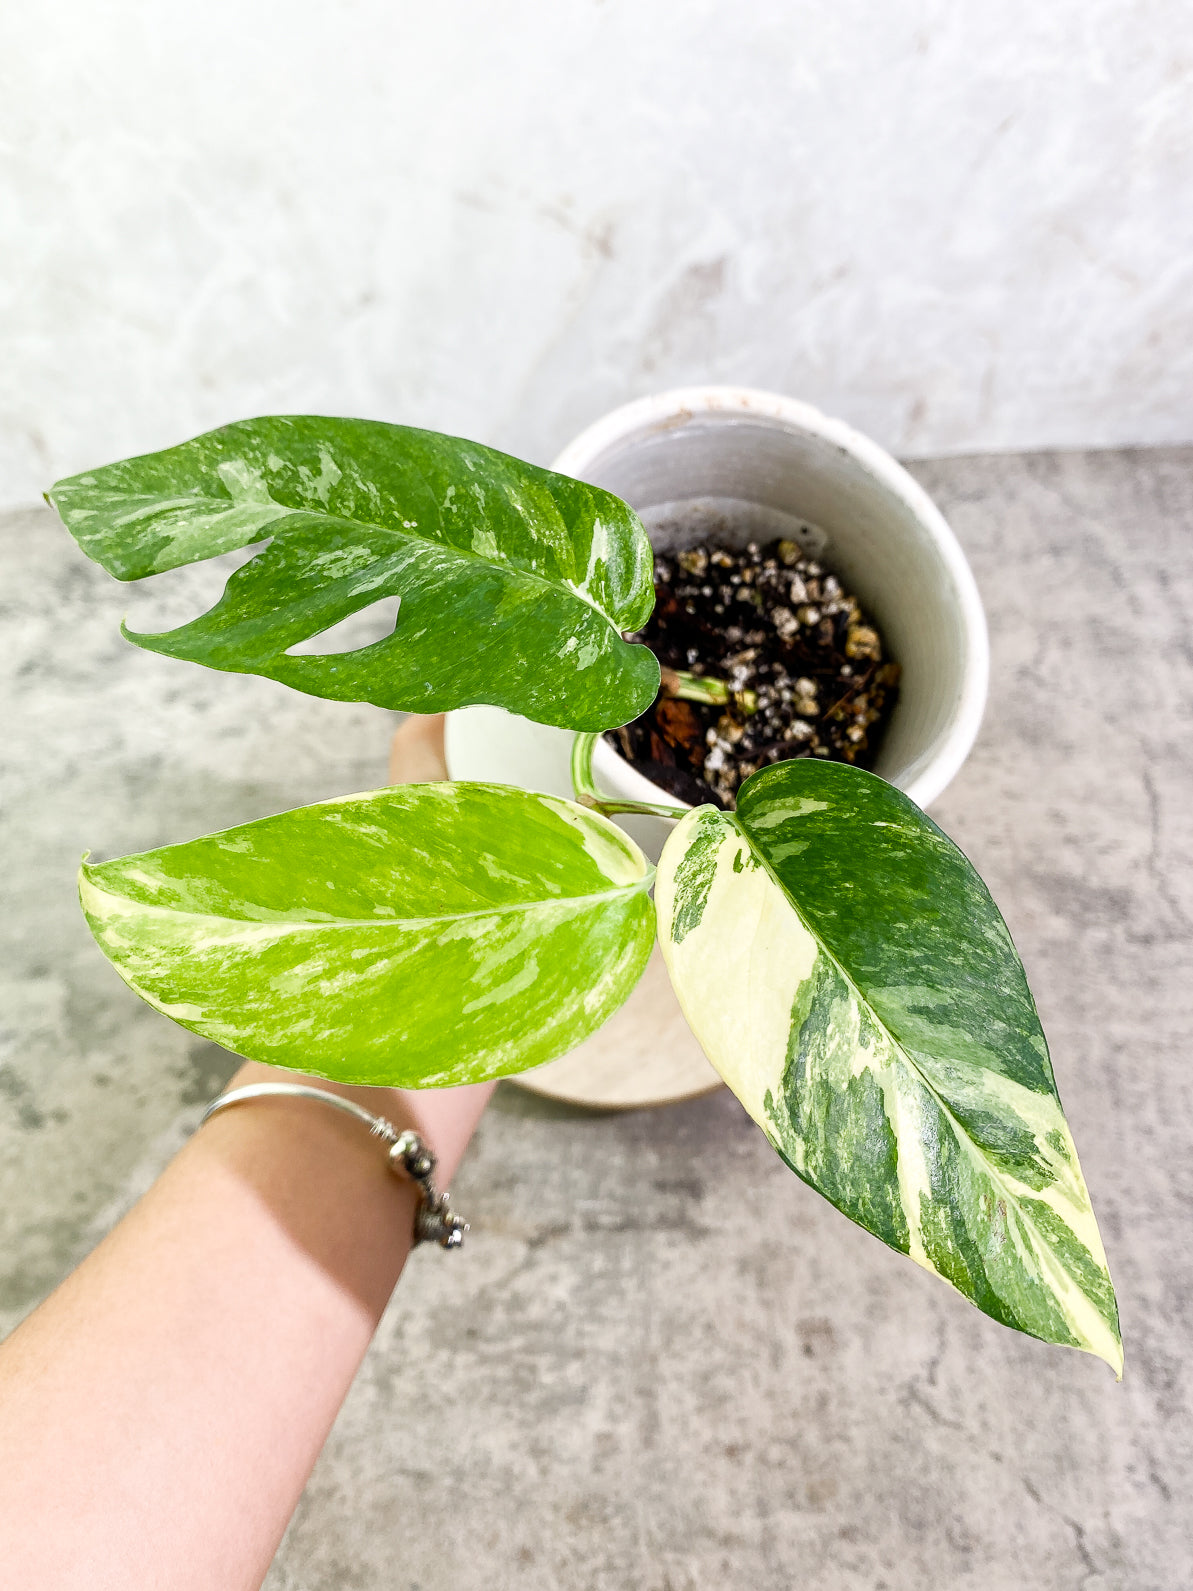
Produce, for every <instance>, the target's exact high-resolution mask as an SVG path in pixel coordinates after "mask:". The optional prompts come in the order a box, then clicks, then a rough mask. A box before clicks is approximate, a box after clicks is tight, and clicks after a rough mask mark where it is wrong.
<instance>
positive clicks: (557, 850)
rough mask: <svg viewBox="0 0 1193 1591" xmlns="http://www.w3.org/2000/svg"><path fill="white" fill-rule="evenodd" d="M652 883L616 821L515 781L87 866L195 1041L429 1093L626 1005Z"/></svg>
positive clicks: (355, 807)
mask: <svg viewBox="0 0 1193 1591" xmlns="http://www.w3.org/2000/svg"><path fill="white" fill-rule="evenodd" d="M651 877H652V874H651V870H650V868H649V866H648V864H647V862H646V859H645V858H644V857H643V855H642V853H641V852H640V851H639V850H638V848H637V846H635V845H634V843H633V842H632V841H631V840H630V839H628V838H627V836H626V835H625V834H623V833H622V831H621V830H620V829H618V828H617V827H616V826H615V825H614V824H612V823H610V822H609V820H608V819H607V818H603V817H600V816H599V815H597V814H596V813H593V812H589V811H586V810H585V809H584V808H583V807H579V806H575V805H573V804H572V803H571V802H569V801H560V800H557V799H555V798H554V797H552V796H543V795H530V794H527V793H526V792H525V791H522V790H513V789H509V788H507V787H505V786H503V785H485V784H429V785H403V786H400V787H398V788H396V789H391V790H378V791H375V792H373V793H371V794H367V795H356V796H345V797H343V798H342V799H340V800H337V801H325V802H322V803H320V804H319V805H318V806H313V807H303V808H301V809H300V810H299V811H296V812H283V813H282V814H280V815H279V816H278V817H272V818H264V819H262V820H261V821H260V822H257V823H246V824H244V825H243V826H241V827H240V828H235V829H227V830H225V831H224V832H223V833H221V834H213V835H209V836H208V837H207V838H206V839H201V840H193V841H191V842H190V843H189V844H184V845H170V846H166V847H165V848H163V849H162V850H158V851H145V852H142V853H141V854H140V855H137V856H125V857H121V858H119V859H118V860H116V861H112V862H103V863H99V864H97V865H91V864H89V863H87V862H84V864H83V867H82V869H81V871H80V880H79V891H80V897H81V900H82V904H83V910H84V912H85V913H86V916H87V921H88V923H89V925H90V927H91V931H92V933H93V934H94V935H95V937H96V939H97V940H98V941H99V945H100V948H101V949H102V950H103V952H104V954H105V955H106V956H107V957H108V958H109V960H110V961H111V962H112V963H113V965H114V966H115V967H116V970H117V971H118V972H119V973H120V975H121V977H122V978H123V979H124V980H125V982H126V983H128V984H129V985H130V986H131V987H132V988H133V989H135V990H136V992H137V993H138V994H139V995H141V997H142V998H143V999H145V1000H147V1001H148V1002H149V1004H150V1005H152V1006H155V1007H156V1008H157V1010H159V1011H162V1012H164V1013H165V1014H166V1015H167V1016H169V1017H173V1018H174V1020H175V1021H176V1022H180V1023H181V1024H182V1026H183V1027H187V1028H191V1029H193V1030H194V1032H196V1033H202V1034H203V1035H204V1036H205V1037H207V1038H211V1039H215V1040H216V1041H217V1042H218V1043H220V1044H223V1045H226V1046H227V1047H228V1048H229V1049H232V1050H236V1051H238V1052H239V1053H240V1054H242V1055H247V1056H249V1057H250V1058H252V1059H254V1060H259V1061H267V1062H271V1063H273V1064H275V1065H279V1066H292V1067H295V1068H297V1069H298V1070H300V1071H307V1072H316V1073H319V1074H320V1075H322V1076H324V1077H335V1078H339V1079H341V1080H343V1081H346V1082H356V1083H389V1084H401V1085H403V1086H409V1087H430V1086H433V1085H441V1084H443V1085H445V1084H455V1083H471V1082H478V1081H480V1080H482V1079H484V1078H489V1077H499V1076H502V1075H503V1074H505V1073H507V1072H519V1071H523V1070H524V1069H525V1068H527V1067H530V1066H537V1065H538V1064H539V1063H540V1062H541V1061H548V1060H550V1059H551V1058H552V1057H553V1056H556V1055H559V1054H561V1053H562V1052H563V1051H564V1050H568V1049H571V1048H572V1046H573V1045H576V1044H579V1043H580V1041H581V1040H582V1039H584V1038H587V1036H588V1035H589V1034H590V1033H592V1032H594V1031H595V1030H596V1029H597V1028H598V1027H599V1026H600V1025H601V1023H602V1022H604V1021H605V1019H606V1018H607V1017H608V1016H610V1015H611V1014H612V1013H613V1012H614V1011H615V1010H616V1009H617V1007H618V1006H619V1005H620V1004H621V1003H622V1001H623V1000H624V999H625V998H626V996H627V995H628V994H629V993H630V990H631V989H632V988H633V987H634V984H635V983H636V982H637V981H638V978H639V976H640V974H641V972H642V970H643V968H644V967H645V965H646V962H647V959H648V958H649V955H650V949H651V944H652V942H653V933H654V908H653V906H652V905H651V902H650V898H649V895H648V893H647V892H648V889H649V886H650V883H651Z"/></svg>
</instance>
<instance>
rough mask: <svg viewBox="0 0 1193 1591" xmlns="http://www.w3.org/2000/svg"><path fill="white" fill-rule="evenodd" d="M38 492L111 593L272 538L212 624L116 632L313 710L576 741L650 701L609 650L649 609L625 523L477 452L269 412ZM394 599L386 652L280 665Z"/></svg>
mask: <svg viewBox="0 0 1193 1591" xmlns="http://www.w3.org/2000/svg"><path fill="white" fill-rule="evenodd" d="M48 495H49V497H50V500H51V502H52V503H53V504H54V506H55V507H56V508H57V509H58V512H59V513H60V514H61V515H62V518H63V520H64V521H65V522H66V525H67V527H68V529H69V530H70V532H71V534H72V535H73V536H74V537H75V538H76V540H77V541H78V543H79V545H80V546H81V547H82V549H83V551H84V552H86V553H87V555H88V556H89V557H91V558H94V559H95V560H96V561H97V562H98V563H101V564H102V565H103V566H104V568H105V569H107V570H109V571H110V572H111V573H112V574H114V575H116V576H117V577H118V578H119V579H121V580H139V579H141V578H143V577H144V576H146V575H152V574H157V573H160V572H161V571H163V570H166V569H174V568H177V567H179V566H180V565H181V564H187V563H195V562H198V561H200V560H202V559H205V558H210V557H213V556H214V555H215V554H217V553H223V552H229V551H231V550H233V549H235V548H239V547H247V546H250V545H251V544H252V543H254V542H257V541H261V540H262V539H263V538H266V537H268V538H270V539H269V544H268V546H267V547H266V548H265V549H263V550H262V551H261V552H259V553H258V554H257V556H256V557H255V558H253V559H252V561H251V562H249V563H247V564H246V565H245V566H244V567H243V568H242V569H239V570H238V571H237V572H236V573H235V574H234V575H233V576H232V577H231V579H230V580H229V581H228V584H227V588H226V590H225V592H224V595H223V597H222V598H221V599H220V601H219V602H218V603H217V604H216V606H215V607H214V608H212V609H211V610H210V611H209V612H208V613H205V614H203V615H202V616H201V617H199V618H197V619H194V620H193V621H192V622H191V623H189V624H184V625H182V626H180V627H179V628H178V629H175V630H169V631H166V632H164V633H162V634H154V635H145V634H133V633H132V632H129V631H127V630H126V632H125V633H126V634H127V635H128V637H129V639H130V640H132V641H135V642H136V643H137V645H138V646H143V647H146V648H148V649H149V650H150V651H154V652H164V653H166V654H167V655H169V656H170V657H179V658H186V659H189V660H190V661H192V662H195V663H204V664H206V665H207V666H208V667H210V668H218V669H225V670H229V671H231V672H234V673H248V674H264V675H266V676H268V677H269V678H270V679H276V680H281V681H282V682H283V683H284V684H286V685H291V686H293V687H294V688H295V689H296V690H301V691H306V692H307V693H308V694H310V695H312V696H328V697H334V698H336V699H337V700H341V701H366V702H373V703H374V704H376V705H377V706H379V707H392V708H408V709H411V710H412V711H415V712H420V713H431V712H440V711H444V710H446V709H449V708H453V707H462V706H465V705H467V704H469V703H474V702H486V703H490V704H492V705H494V706H497V707H505V708H508V709H509V710H510V711H511V712H515V713H520V714H522V715H523V716H524V717H527V718H532V719H535V720H536V721H538V722H539V723H544V724H557V725H562V726H564V727H567V728H572V729H586V730H598V729H607V728H612V727H614V726H615V725H617V724H623V723H626V722H627V721H628V720H629V719H631V718H634V717H636V716H637V714H639V713H641V712H644V711H645V710H646V708H647V707H648V706H649V705H650V703H651V702H652V701H653V700H654V697H655V693H656V691H657V690H658V683H659V669H658V664H657V663H656V661H655V659H654V656H653V654H652V653H651V652H650V651H649V650H648V649H647V648H646V647H643V646H630V645H627V643H626V642H624V641H623V640H622V638H621V632H622V631H623V630H627V631H628V630H636V629H638V628H640V626H641V625H642V624H643V623H645V621H646V618H647V615H648V614H649V613H650V610H651V607H652V606H653V603H654V588H653V584H652V560H651V553H650V544H649V542H648V540H647V537H646V532H645V531H644V530H643V528H642V525H641V523H640V521H639V520H638V517H637V515H636V514H635V513H634V512H633V510H632V509H630V508H628V507H627V506H626V504H625V503H623V502H621V501H620V500H619V499H618V498H616V497H613V496H612V495H611V494H610V493H608V492H604V491H600V490H599V489H598V488H597V487H595V486H585V485H583V484H582V483H581V482H579V481H574V480H572V479H571V478H570V477H568V476H565V475H556V474H553V473H552V472H551V471H550V470H543V469H538V468H536V467H535V466H534V465H531V464H523V463H522V462H520V461H519V460H518V459H514V458H510V457H509V456H508V455H507V454H505V453H497V452H495V451H494V450H493V449H492V448H487V447H481V446H480V445H479V444H478V443H475V442H466V441H462V440H461V439H459V438H458V437H449V436H441V435H439V434H438V433H437V432H432V431H417V430H412V429H411V428H410V427H409V426H400V425H384V424H382V423H381V422H379V421H373V420H337V419H324V418H318V417H311V416H281V415H275V416H271V417H267V418H265V419H260V420H244V421H240V422H238V423H237V424H235V425H227V426H224V427H223V428H222V429H221V430H218V431H210V432H208V433H207V434H206V435H205V436H199V437H195V438H194V440H193V441H190V442H184V443H183V444H182V445H181V446H179V447H172V448H167V449H166V450H165V451H164V452H161V453H150V454H147V455H145V456H144V457H142V458H133V459H127V460H125V461H124V462H123V463H120V464H111V465H108V466H107V467H106V468H103V469H96V470H90V471H88V473H87V474H86V475H76V476H74V477H73V478H71V479H70V480H65V481H59V482H58V484H57V485H56V486H55V487H54V488H53V489H52V491H51V492H50V493H49V494H48ZM394 596H397V597H400V599H401V606H400V609H399V612H398V619H397V624H396V626H395V628H394V630H393V632H392V633H391V634H390V635H388V636H386V637H385V638H384V639H382V640H380V641H376V642H375V643H373V644H372V645H368V646H364V647H361V648H360V649H359V650H357V651H354V652H336V651H329V652H327V653H323V654H318V653H316V654H315V655H295V654H294V653H293V649H294V648H295V647H297V646H300V645H302V644H303V643H306V642H309V641H310V640H311V638H312V637H318V636H320V635H322V634H323V632H324V631H326V630H328V629H330V628H332V627H333V626H334V625H336V624H338V623H339V622H340V621H342V620H344V619H345V618H347V617H348V616H349V615H351V614H353V613H356V612H359V611H360V610H362V609H364V608H366V607H369V606H371V605H372V604H374V603H376V602H378V601H380V600H381V599H383V598H387V597H394ZM316 644H317V642H316ZM305 650H306V651H308V652H309V650H310V649H309V648H305Z"/></svg>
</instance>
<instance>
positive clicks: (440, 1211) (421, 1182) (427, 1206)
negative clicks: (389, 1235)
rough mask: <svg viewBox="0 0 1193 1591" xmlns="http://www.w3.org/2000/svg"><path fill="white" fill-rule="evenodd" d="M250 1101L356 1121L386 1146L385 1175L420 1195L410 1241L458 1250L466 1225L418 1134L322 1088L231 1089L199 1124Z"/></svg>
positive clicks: (283, 1085) (301, 1085) (268, 1085)
mask: <svg viewBox="0 0 1193 1591" xmlns="http://www.w3.org/2000/svg"><path fill="white" fill-rule="evenodd" d="M250 1099H316V1100H319V1101H320V1103H321V1104H324V1105H330V1106H331V1107H332V1109H333V1110H338V1111H342V1112H343V1114H344V1115H345V1116H355V1118H356V1120H357V1121H359V1122H360V1123H361V1124H362V1125H363V1126H365V1127H367V1128H368V1129H369V1132H370V1134H371V1135H372V1137H374V1138H380V1140H381V1142H382V1143H384V1144H388V1145H389V1155H388V1159H389V1169H390V1170H391V1171H392V1172H393V1173H394V1175H395V1176H407V1177H409V1178H410V1180H411V1181H412V1182H413V1183H414V1184H415V1186H416V1187H417V1188H418V1191H419V1195H420V1197H419V1204H418V1210H417V1212H416V1213H415V1217H414V1241H415V1242H416V1243H438V1244H439V1247H440V1248H459V1247H460V1245H461V1243H463V1241H464V1234H465V1232H467V1230H468V1223H467V1221H465V1220H463V1219H461V1217H460V1216H458V1215H457V1214H456V1213H455V1211H454V1210H453V1209H451V1207H450V1206H449V1204H448V1194H447V1193H446V1192H444V1193H437V1192H436V1191H435V1184H434V1182H433V1181H432V1180H431V1178H432V1175H433V1173H434V1171H435V1156H434V1155H433V1154H432V1153H431V1151H430V1149H428V1148H427V1146H426V1144H425V1143H424V1142H423V1141H422V1139H421V1138H420V1137H419V1135H418V1134H417V1133H416V1132H411V1131H410V1130H409V1129H407V1130H406V1131H404V1132H399V1131H398V1129H397V1128H396V1127H395V1126H394V1124H393V1122H390V1121H386V1119H385V1117H384V1116H371V1115H370V1114H369V1112H368V1111H367V1110H365V1109H364V1107H363V1106H362V1105H357V1104H356V1103H355V1102H354V1101H353V1100H351V1099H344V1098H343V1097H342V1095H340V1094H332V1093H330V1092H328V1090H327V1089H324V1088H311V1087H309V1086H308V1085H307V1084H305V1083H248V1084H246V1085H245V1087H244V1088H234V1089H233V1090H232V1092H231V1093H230V1094H221V1095H220V1097H219V1098H218V1099H215V1100H212V1102H211V1104H210V1105H208V1107H207V1109H206V1110H205V1111H204V1112H203V1117H202V1120H201V1121H200V1122H199V1126H200V1127H201V1126H202V1125H203V1122H206V1121H210V1120H211V1118H212V1117H213V1116H214V1115H215V1114H216V1113H217V1112H218V1111H221V1110H226V1109H227V1108H228V1106H229V1105H243V1104H247V1103H248V1101H249V1100H250Z"/></svg>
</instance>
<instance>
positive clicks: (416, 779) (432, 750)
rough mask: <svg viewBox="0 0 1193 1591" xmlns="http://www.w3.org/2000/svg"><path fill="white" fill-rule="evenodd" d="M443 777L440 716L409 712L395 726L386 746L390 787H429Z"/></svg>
mask: <svg viewBox="0 0 1193 1591" xmlns="http://www.w3.org/2000/svg"><path fill="white" fill-rule="evenodd" d="M446 778H447V763H446V762H445V761H444V760H443V714H442V713H429V714H427V713H411V714H410V715H409V716H408V717H407V718H405V719H404V720H403V721H402V723H400V724H399V725H398V729H397V733H396V734H395V735H394V738H393V744H392V745H391V746H390V750H389V782H390V784H431V783H433V782H434V781H435V780H436V779H446Z"/></svg>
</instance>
